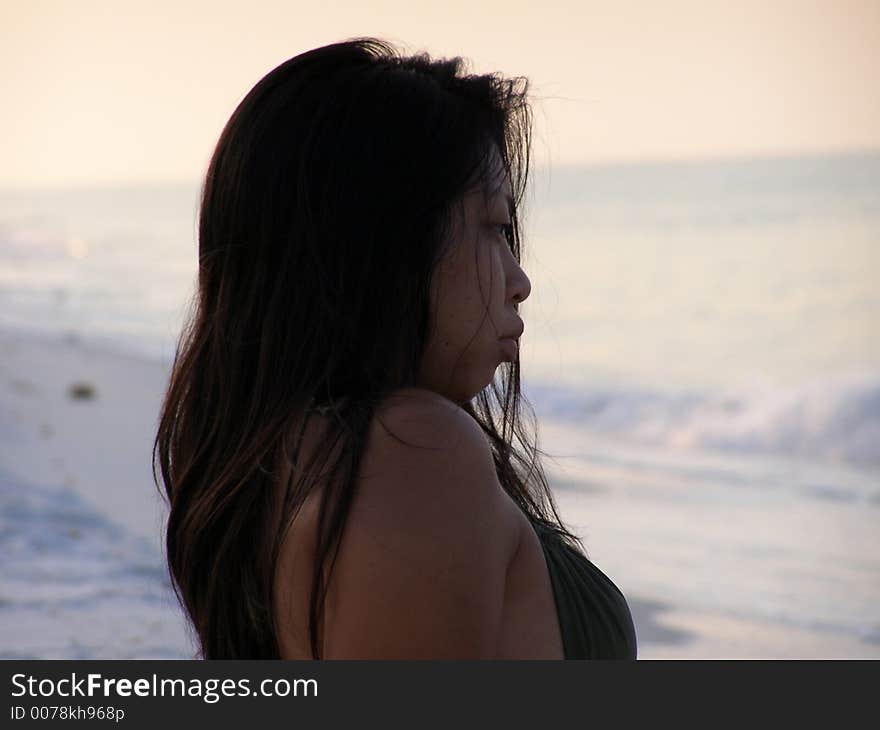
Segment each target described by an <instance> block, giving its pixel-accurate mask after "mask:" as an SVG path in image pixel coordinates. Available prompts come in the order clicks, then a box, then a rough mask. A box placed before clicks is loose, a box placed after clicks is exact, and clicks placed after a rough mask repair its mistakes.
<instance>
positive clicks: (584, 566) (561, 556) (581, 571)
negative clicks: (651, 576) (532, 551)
mask: <svg viewBox="0 0 880 730" xmlns="http://www.w3.org/2000/svg"><path fill="white" fill-rule="evenodd" d="M530 522H531V523H532V527H533V528H534V529H535V533H536V534H537V535H538V539H539V540H540V542H541V546H542V547H543V548H544V558H545V559H546V561H547V569H548V571H549V572H550V582H551V583H552V584H553V596H554V598H555V599H556V614H557V616H558V618H559V629H560V631H561V632H562V644H563V647H564V649H565V658H566V659H635V658H636V631H635V627H634V626H633V620H632V615H631V614H630V612H629V606H628V605H627V602H626V598H625V597H624V595H623V593H621V592H620V590H619V589H618V587H617V586H616V585H614V583H612V582H611V579H610V578H608V576H606V575H605V574H604V573H603V572H602V571H601V570H599V569H598V568H597V567H596V566H595V565H593V563H591V562H590V561H589V560H588V559H587V558H586V557H585V556H584V555H582V554H581V553H579V552H578V551H576V550H574V549H572V548H571V547H570V546H569V545H567V544H565V543H564V542H563V541H562V540H561V538H560V537H559V536H558V535H557V534H556V533H554V532H553V531H552V530H551V529H550V528H548V527H546V526H545V525H543V524H541V523H540V522H538V521H536V520H530Z"/></svg>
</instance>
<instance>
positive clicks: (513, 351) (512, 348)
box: [498, 337, 519, 362]
mask: <svg viewBox="0 0 880 730" xmlns="http://www.w3.org/2000/svg"><path fill="white" fill-rule="evenodd" d="M498 343H499V344H500V345H501V349H502V350H503V351H504V354H505V355H507V359H508V360H510V361H511V362H513V361H514V360H516V356H517V354H518V353H519V338H518V337H501V338H500V339H499V340H498Z"/></svg>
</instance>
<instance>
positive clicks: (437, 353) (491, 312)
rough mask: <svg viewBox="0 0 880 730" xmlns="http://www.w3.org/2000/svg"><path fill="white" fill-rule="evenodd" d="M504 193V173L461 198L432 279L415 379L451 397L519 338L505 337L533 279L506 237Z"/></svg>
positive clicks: (469, 391)
mask: <svg viewBox="0 0 880 730" xmlns="http://www.w3.org/2000/svg"><path fill="white" fill-rule="evenodd" d="M495 156H496V162H499V158H498V155H497V152H496V153H495ZM499 167H500V164H499ZM510 196H511V188H510V181H509V179H508V177H507V175H506V173H500V174H499V175H498V176H497V177H496V178H495V179H494V180H492V181H490V184H489V186H488V190H487V189H485V188H483V189H479V190H474V191H472V192H469V193H467V194H466V195H465V196H464V198H463V200H462V210H461V213H460V214H458V215H456V214H454V215H453V231H452V236H453V240H452V241H451V247H450V249H449V251H448V252H447V254H446V256H445V257H444V258H443V259H442V260H441V262H440V263H439V264H438V267H437V269H436V270H435V271H434V275H433V279H432V281H431V299H432V308H431V314H432V327H431V331H430V332H429V335H428V343H427V346H426V349H425V354H424V358H423V360H422V367H421V370H420V373H419V385H420V386H422V387H424V388H428V389H430V390H433V391H435V392H437V393H440V394H441V395H444V396H445V397H447V398H448V399H450V400H452V401H453V402H455V403H459V404H462V403H465V402H467V401H468V400H470V399H471V398H473V397H474V396H475V395H476V394H477V393H478V392H479V391H480V390H482V389H483V388H484V387H486V385H488V384H489V383H490V382H491V381H492V378H493V377H494V374H495V370H496V368H497V367H498V365H499V364H500V363H501V362H502V361H510V360H513V359H514V358H515V357H516V355H517V350H518V347H519V343H518V341H517V342H516V343H512V342H510V341H507V342H504V341H503V339H504V338H518V337H519V335H520V334H521V333H522V331H523V322H522V320H521V319H520V318H519V316H518V314H517V311H516V305H517V304H518V303H519V302H522V301H523V300H524V299H526V297H528V296H529V292H530V291H531V283H530V282H529V278H528V277H527V276H526V274H525V272H524V271H523V270H522V269H521V268H520V266H519V264H518V263H517V261H516V259H515V258H514V256H513V252H512V251H511V250H510V245H509V243H508V239H507V236H506V233H507V232H508V231H509V225H510V212H509V211H510Z"/></svg>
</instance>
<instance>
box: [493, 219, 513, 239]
mask: <svg viewBox="0 0 880 730" xmlns="http://www.w3.org/2000/svg"><path fill="white" fill-rule="evenodd" d="M495 228H497V229H498V232H499V233H500V234H501V237H502V238H503V239H504V240H505V241H507V243H512V242H513V225H512V224H510V223H497V224H496V225H495Z"/></svg>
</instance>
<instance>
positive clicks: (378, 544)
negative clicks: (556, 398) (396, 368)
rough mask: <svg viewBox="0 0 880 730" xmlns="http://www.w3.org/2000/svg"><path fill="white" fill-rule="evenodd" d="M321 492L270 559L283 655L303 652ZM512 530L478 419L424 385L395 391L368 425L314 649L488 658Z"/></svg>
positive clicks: (514, 541)
mask: <svg viewBox="0 0 880 730" xmlns="http://www.w3.org/2000/svg"><path fill="white" fill-rule="evenodd" d="M306 443H307V439H306V440H304V449H303V453H304V454H305V453H306V448H305V447H306ZM319 499H320V496H319V493H318V492H317V491H316V492H315V493H313V494H312V495H311V497H310V499H309V500H308V501H307V503H306V505H305V506H304V508H303V510H302V511H301V512H300V514H299V515H298V517H297V519H296V521H295V522H294V525H293V527H292V529H291V531H290V533H289V534H288V538H287V539H286V540H285V543H284V546H283V548H282V553H281V558H280V563H279V571H278V576H279V577H278V582H277V588H278V596H279V603H278V606H279V618H280V621H279V626H280V634H281V635H280V637H279V638H280V642H281V645H282V656H286V657H290V658H294V657H303V658H304V657H307V656H310V653H309V651H308V640H307V639H308V634H307V623H306V621H307V615H308V598H309V593H310V588H311V578H312V576H311V572H312V570H313V567H314V554H313V552H314V551H313V544H314V536H315V530H316V521H317V519H316V518H317V507H318V500H319ZM521 525H522V520H521V515H520V514H519V510H518V508H517V507H516V505H515V504H514V503H513V501H512V500H511V499H510V498H509V497H508V496H507V494H506V493H505V492H504V490H503V489H502V487H501V485H500V484H499V482H498V479H497V476H496V474H495V469H494V464H493V461H492V456H491V451H490V448H489V444H488V442H487V440H486V438H485V436H484V435H483V432H482V430H481V428H480V426H479V424H477V423H476V422H475V421H474V420H473V419H472V418H471V417H470V416H469V415H468V414H467V413H466V412H464V411H463V410H462V409H461V408H459V407H458V406H456V405H455V404H453V403H452V402H450V401H448V400H446V399H445V398H443V397H441V396H439V395H437V394H434V393H431V392H430V391H425V390H421V389H405V390H401V391H397V392H396V393H395V394H394V395H393V396H392V397H390V398H388V399H387V400H386V401H385V402H383V403H382V404H381V406H380V407H379V408H378V409H377V412H376V414H375V417H374V419H373V422H372V423H371V425H370V427H369V432H368V435H367V442H366V447H365V451H364V454H363V458H362V461H361V466H360V470H359V472H358V476H357V480H356V484H355V492H354V495H353V499H352V503H351V508H350V512H349V514H348V518H347V521H346V524H345V528H344V532H343V534H342V539H341V541H340V544H339V551H338V555H337V556H336V561H335V565H334V566H333V571H332V574H331V575H330V582H329V586H328V593H327V600H326V603H325V606H324V615H323V621H322V622H321V624H319V627H320V628H321V629H322V631H321V634H322V638H323V640H322V656H323V657H324V658H328V659H329V658H433V659H440V658H479V657H482V658H491V657H494V656H496V653H497V650H498V641H499V639H500V633H501V629H502V625H501V624H502V613H503V607H504V594H505V582H506V579H507V571H508V568H509V566H510V564H511V562H512V560H513V557H514V555H515V554H516V552H517V548H518V545H519V541H520V538H521ZM331 560H332V555H331V556H330V559H328V561H327V562H328V564H329V562H331ZM326 567H327V566H325V570H326ZM325 575H326V573H325Z"/></svg>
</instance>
